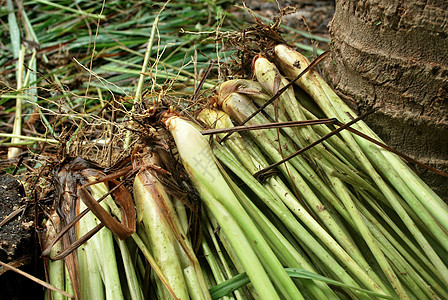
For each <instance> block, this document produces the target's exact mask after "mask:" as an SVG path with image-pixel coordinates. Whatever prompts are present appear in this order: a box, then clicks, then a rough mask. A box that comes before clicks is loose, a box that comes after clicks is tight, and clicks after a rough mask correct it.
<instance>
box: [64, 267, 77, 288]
mask: <svg viewBox="0 0 448 300" xmlns="http://www.w3.org/2000/svg"><path fill="white" fill-rule="evenodd" d="M64 274H65V291H66V292H67V293H69V294H70V295H74V294H75V292H74V290H73V285H72V280H71V278H70V274H69V272H68V269H67V266H65V267H64Z"/></svg>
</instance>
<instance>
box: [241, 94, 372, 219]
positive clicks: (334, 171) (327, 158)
mask: <svg viewBox="0 0 448 300" xmlns="http://www.w3.org/2000/svg"><path fill="white" fill-rule="evenodd" d="M249 97H250V98H252V99H253V97H251V95H249ZM259 99H260V97H259ZM256 102H257V103H258V104H264V102H262V101H256ZM268 107H270V106H268ZM272 110H273V108H272V107H270V114H271V115H273V113H274V112H273V111H272ZM283 111H284V107H283V105H282V103H281V104H280V105H279V116H280V118H279V121H284V120H286V116H283ZM311 116H312V117H311V118H310V119H312V120H316V119H317V118H315V117H314V116H313V115H311ZM282 118H283V120H282ZM319 126H321V125H316V126H313V128H317V127H319ZM322 127H324V128H326V129H327V131H325V134H327V133H329V132H330V129H328V128H327V127H325V126H322ZM282 130H283V131H284V132H285V133H286V134H287V135H288V136H289V137H290V138H291V140H292V141H293V142H294V143H296V144H297V145H298V146H299V147H303V146H302V145H301V144H300V142H299V141H298V140H297V135H296V134H295V132H294V131H292V130H291V128H282ZM310 132H312V131H311V130H310ZM331 138H334V136H333V137H331ZM316 139H317V137H316ZM342 143H343V142H342V141H339V142H338V143H337V144H342ZM324 144H325V141H324ZM325 145H326V147H327V148H329V149H333V153H334V155H333V154H332V153H329V152H327V151H326V150H325V149H324V148H320V150H321V151H319V153H322V154H323V157H324V158H323V159H320V160H317V162H318V163H319V165H320V166H321V167H322V168H324V169H326V173H327V174H331V175H333V176H337V177H338V178H340V179H341V180H344V181H346V182H349V183H351V184H352V185H356V186H361V187H363V188H364V189H367V190H369V191H370V192H374V191H376V190H375V189H374V188H373V187H372V185H371V183H370V182H368V181H366V180H365V179H364V178H362V177H361V176H360V175H359V174H358V173H357V172H355V170H354V169H353V168H352V167H351V166H350V165H351V164H350V162H348V161H346V160H345V159H344V156H343V155H341V154H340V153H339V152H338V151H337V150H336V149H334V148H333V147H332V146H331V144H325ZM340 146H341V145H340ZM342 147H343V148H342V149H345V152H348V151H347V149H346V147H347V146H346V145H345V147H344V146H342ZM290 148H293V147H292V146H291V147H290ZM339 148H341V147H339ZM287 154H291V153H289V152H288V153H287ZM336 157H340V158H342V159H344V160H345V162H346V163H343V162H342V161H340V160H339V159H337V158H336ZM347 164H348V165H347ZM326 195H327V196H328V195H329V194H328V191H327V192H326ZM338 211H339V212H340V213H341V214H342V213H343V211H342V210H341V209H338Z"/></svg>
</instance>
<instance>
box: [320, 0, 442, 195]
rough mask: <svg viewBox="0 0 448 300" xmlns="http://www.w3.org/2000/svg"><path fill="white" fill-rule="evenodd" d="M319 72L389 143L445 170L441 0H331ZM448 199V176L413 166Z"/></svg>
mask: <svg viewBox="0 0 448 300" xmlns="http://www.w3.org/2000/svg"><path fill="white" fill-rule="evenodd" d="M330 33H331V37H332V61H331V62H330V61H328V62H327V68H326V69H327V70H328V71H326V72H327V73H326V77H327V78H328V80H329V81H330V82H331V83H332V85H333V86H334V87H335V89H336V90H337V91H338V92H339V93H340V94H342V96H343V98H345V100H347V101H349V102H351V103H352V104H353V106H354V107H356V108H358V110H359V111H360V112H364V111H367V110H369V109H370V108H372V107H373V106H379V105H381V106H382V108H381V109H380V110H379V111H378V112H377V113H376V114H375V115H373V116H371V117H370V118H369V119H368V120H367V122H368V123H369V125H370V126H371V127H372V128H373V129H374V130H375V131H376V132H377V133H378V134H379V136H380V137H382V138H383V139H384V140H385V141H386V142H387V143H388V144H389V145H391V146H392V147H395V148H397V149H398V150H400V151H402V152H404V153H406V154H408V155H410V156H413V157H415V158H416V159H418V160H420V161H422V162H424V163H426V164H429V165H431V166H433V167H436V168H438V169H441V170H444V171H445V172H447V171H448V55H447V52H446V49H448V38H447V35H448V2H447V1H435V0H434V1H410V0H408V1H406V0H393V1H390V0H375V1H365V0H351V1H349V0H337V1H336V11H335V15H334V18H333V20H332V22H331V23H330ZM418 171H419V172H421V174H420V176H421V177H422V178H423V179H424V180H425V181H426V182H427V183H428V184H429V185H430V186H431V187H432V188H433V189H434V190H435V191H436V192H437V193H438V194H439V195H440V196H441V197H442V198H444V199H445V201H448V189H446V187H447V186H448V179H447V178H444V177H441V176H439V175H436V174H433V173H430V172H427V171H422V170H418Z"/></svg>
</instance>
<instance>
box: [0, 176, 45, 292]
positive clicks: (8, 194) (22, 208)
mask: <svg viewBox="0 0 448 300" xmlns="http://www.w3.org/2000/svg"><path fill="white" fill-rule="evenodd" d="M14 212H15V213H17V215H15V216H14V217H12V218H10V219H9V220H8V221H5V220H7V218H8V216H10V215H11V214H12V213H14ZM0 222H1V223H4V224H2V225H1V227H0V261H2V262H5V263H10V264H13V265H15V267H21V266H23V265H25V267H21V268H20V269H21V270H23V271H25V272H27V273H29V274H32V275H34V276H36V274H39V277H41V275H42V267H41V265H40V264H38V263H35V262H36V261H38V260H39V259H36V257H37V255H36V247H35V239H34V236H35V235H34V216H33V210H32V209H31V205H28V204H27V203H26V199H25V192H24V189H23V186H22V185H21V184H20V183H19V182H18V181H17V180H16V179H15V178H14V177H13V176H10V175H7V174H5V175H2V176H0ZM3 272H4V273H3ZM0 276H1V277H0V290H1V293H0V299H40V298H42V297H43V288H42V287H41V286H39V285H37V284H35V283H34V282H32V281H31V280H29V279H27V278H25V277H23V276H22V275H19V274H17V273H15V272H13V271H5V270H4V269H2V268H0Z"/></svg>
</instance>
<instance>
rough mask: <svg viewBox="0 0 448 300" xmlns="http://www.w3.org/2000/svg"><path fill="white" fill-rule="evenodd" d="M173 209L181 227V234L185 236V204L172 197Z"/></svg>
mask: <svg viewBox="0 0 448 300" xmlns="http://www.w3.org/2000/svg"><path fill="white" fill-rule="evenodd" d="M173 200H174V203H173V204H174V208H175V209H176V213H177V216H178V218H179V222H180V225H181V227H182V233H183V234H184V235H186V234H187V230H188V216H187V210H186V209H185V204H183V203H182V201H181V200H180V199H178V198H177V197H174V199H173Z"/></svg>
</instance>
